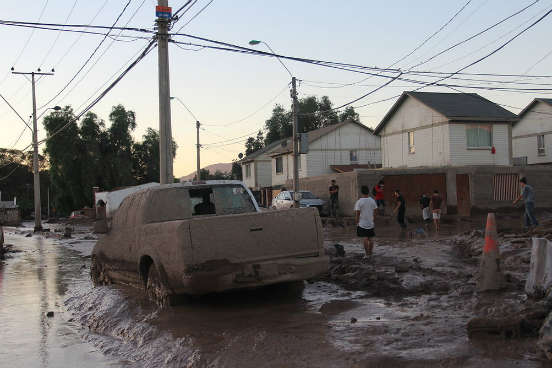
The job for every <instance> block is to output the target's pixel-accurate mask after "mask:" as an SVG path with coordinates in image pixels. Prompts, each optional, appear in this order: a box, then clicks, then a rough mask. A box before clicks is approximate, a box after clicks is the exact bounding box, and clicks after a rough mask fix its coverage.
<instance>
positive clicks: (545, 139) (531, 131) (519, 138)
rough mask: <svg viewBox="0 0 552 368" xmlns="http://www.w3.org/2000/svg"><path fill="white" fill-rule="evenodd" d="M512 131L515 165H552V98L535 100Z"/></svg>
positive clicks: (522, 112)
mask: <svg viewBox="0 0 552 368" xmlns="http://www.w3.org/2000/svg"><path fill="white" fill-rule="evenodd" d="M518 118H519V121H518V122H517V123H516V124H515V125H514V127H513V131H512V145H513V150H514V164H516V165H534V164H550V163H552V98H535V99H534V100H533V101H532V102H531V103H530V104H529V105H527V107H525V109H523V110H522V111H521V112H520V113H519V115H518Z"/></svg>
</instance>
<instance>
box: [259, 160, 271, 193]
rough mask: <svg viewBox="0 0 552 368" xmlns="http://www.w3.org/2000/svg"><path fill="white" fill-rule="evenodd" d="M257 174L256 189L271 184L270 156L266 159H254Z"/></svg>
mask: <svg viewBox="0 0 552 368" xmlns="http://www.w3.org/2000/svg"><path fill="white" fill-rule="evenodd" d="M255 164H256V171H255V175H257V189H260V188H264V187H269V186H271V185H272V173H271V170H272V162H271V160H270V157H269V159H268V160H259V161H255Z"/></svg>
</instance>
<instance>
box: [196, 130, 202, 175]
mask: <svg viewBox="0 0 552 368" xmlns="http://www.w3.org/2000/svg"><path fill="white" fill-rule="evenodd" d="M200 126H201V124H200V123H199V121H196V129H197V144H196V149H197V167H196V177H197V181H200V180H201V164H200V160H199V151H201V144H199V127H200Z"/></svg>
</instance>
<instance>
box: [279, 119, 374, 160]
mask: <svg viewBox="0 0 552 368" xmlns="http://www.w3.org/2000/svg"><path fill="white" fill-rule="evenodd" d="M347 124H355V125H358V126H359V127H361V128H363V129H366V130H367V131H368V132H370V134H374V131H373V130H372V129H370V128H368V127H367V126H366V125H364V124H361V123H358V122H356V121H354V120H346V121H342V122H340V123H337V124H332V125H328V126H325V127H322V128H318V129H315V130H311V131H310V132H308V133H307V136H308V141H309V144H311V143H313V142H315V141H316V140H318V139H320V138H322V137H324V136H326V135H328V134H330V133H331V132H334V131H336V130H338V129H339V128H341V127H342V126H345V125H347ZM289 152H293V145H292V144H291V138H288V140H287V141H286V144H285V145H281V147H280V148H278V149H276V150H274V151H272V152H271V153H270V156H276V155H281V154H284V153H289Z"/></svg>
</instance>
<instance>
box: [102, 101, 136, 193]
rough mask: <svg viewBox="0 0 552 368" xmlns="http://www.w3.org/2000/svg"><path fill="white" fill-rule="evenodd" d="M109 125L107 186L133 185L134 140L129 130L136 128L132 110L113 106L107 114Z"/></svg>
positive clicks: (121, 106)
mask: <svg viewBox="0 0 552 368" xmlns="http://www.w3.org/2000/svg"><path fill="white" fill-rule="evenodd" d="M109 120H110V121H111V126H110V127H109V129H108V131H107V132H108V138H109V145H108V152H106V156H107V157H105V159H107V163H108V165H109V166H110V167H109V168H110V170H108V173H109V176H110V177H109V186H110V187H120V186H129V185H134V184H135V183H136V181H135V180H134V177H133V176H132V169H133V161H132V148H133V145H134V140H133V139H132V136H131V132H132V131H134V129H135V128H136V115H135V114H134V111H130V110H126V109H125V107H124V106H123V105H117V106H114V107H113V109H112V110H111V113H110V114H109Z"/></svg>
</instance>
